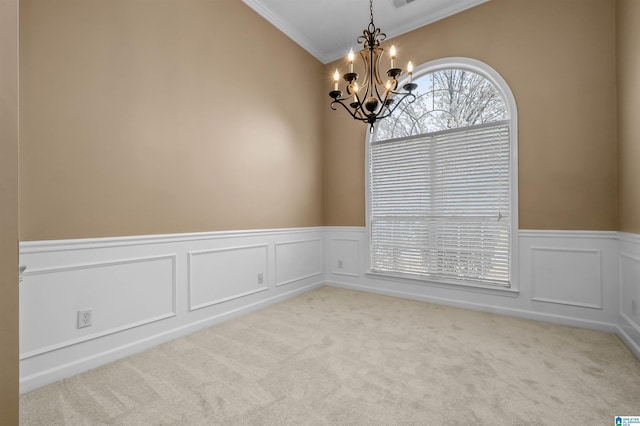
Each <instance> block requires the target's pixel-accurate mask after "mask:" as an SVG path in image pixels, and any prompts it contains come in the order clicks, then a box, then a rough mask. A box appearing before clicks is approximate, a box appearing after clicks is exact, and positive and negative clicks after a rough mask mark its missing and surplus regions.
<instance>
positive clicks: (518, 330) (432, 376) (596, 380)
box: [20, 287, 640, 425]
mask: <svg viewBox="0 0 640 426" xmlns="http://www.w3.org/2000/svg"><path fill="white" fill-rule="evenodd" d="M616 415H640V362H639V361H638V360H637V359H636V358H635V357H634V356H633V355H632V353H631V352H630V351H629V350H628V349H627V348H626V347H625V346H624V344H623V343H622V342H621V341H620V340H619V339H618V337H617V336H615V335H613V334H608V333H601V332H595V331H590V330H583V329H577V328H571V327H564V326H557V325H551V324H546V323H541V322H535V321H528V320H522V319H514V318H508V317H503V316H498V315H493V314H487V313H480V312H474V311H468V310H463V309H455V308H449V307H444V306H438V305H432V304H427V303H421V302H416V301H409V300H403V299H396V298H392V297H385V296H379V295H374V294H367V293H361V292H354V291H348V290H343V289H337V288H332V287H324V288H321V289H318V290H315V291H313V292H310V293H307V294H304V295H302V296H299V297H297V298H294V299H291V300H288V301H286V302H284V303H281V304H278V305H275V306H272V307H269V308H267V309H264V310H262V311H260V312H257V313H254V314H250V315H247V316H245V317H242V318H239V319H235V320H232V321H230V322H227V323H224V324H222V325H218V326H215V327H211V328H209V329H207V330H204V331H201V332H198V333H195V334H193V335H190V336H187V337H185V338H181V339H178V340H175V341H173V342H170V343H167V344H164V345H161V346H158V347H156V348H154V349H151V350H148V351H146V352H143V353H140V354H138V355H134V356H132V357H129V358H127V359H124V360H122V361H119V362H116V363H113V364H110V365H107V366H104V367H101V368H98V369H96V370H93V371H89V372H87V373H84V374H80V375H78V376H75V377H72V378H69V379H66V380H63V381H61V382H58V383H54V384H52V385H49V386H46V387H44V388H41V389H38V390H35V391H33V392H31V393H29V394H26V395H24V396H22V398H21V407H20V418H21V424H23V425H212V424H225V425H234V424H241V425H253V424H256V425H306V424H309V425H375V424H384V425H396V424H420V425H454V424H456V425H459V424H472V425H525V424H544V425H558V424H563V425H613V424H614V420H613V419H614V416H616Z"/></svg>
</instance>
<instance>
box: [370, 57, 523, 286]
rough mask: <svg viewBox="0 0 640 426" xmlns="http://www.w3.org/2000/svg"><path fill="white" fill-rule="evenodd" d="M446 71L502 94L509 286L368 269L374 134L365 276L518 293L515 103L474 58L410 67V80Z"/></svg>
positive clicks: (500, 82) (489, 70) (488, 68)
mask: <svg viewBox="0 0 640 426" xmlns="http://www.w3.org/2000/svg"><path fill="white" fill-rule="evenodd" d="M449 68H458V69H465V70H468V71H471V72H475V73H476V74H479V75H481V76H483V77H484V78H486V79H487V80H489V81H490V82H491V83H492V84H493V85H494V86H495V87H496V88H497V90H498V91H499V92H500V94H501V95H502V97H503V99H504V101H505V104H506V107H507V113H508V115H509V118H508V121H509V127H510V129H509V130H510V135H509V147H510V156H509V163H510V164H509V167H510V170H509V174H510V179H509V186H510V187H509V194H510V201H511V211H510V214H511V225H512V231H511V241H510V243H511V262H510V270H509V284H510V285H509V287H499V286H491V285H484V284H481V283H478V282H473V281H465V280H457V279H444V278H435V277H434V278H428V279H427V278H420V277H417V276H412V275H408V274H401V273H397V274H392V273H380V272H376V271H372V270H371V200H370V189H371V188H370V187H369V182H370V179H369V168H370V161H369V160H370V152H369V150H370V147H371V143H372V141H373V136H374V134H371V133H369V132H367V136H366V139H365V170H364V173H365V192H366V193H365V204H366V212H365V213H366V228H367V232H366V244H367V255H366V258H367V260H366V262H367V264H366V274H367V275H369V276H371V277H375V278H382V279H387V280H388V279H393V280H395V281H401V282H406V283H412V284H423V285H424V284H431V285H434V284H436V285H438V286H446V287H449V286H452V287H457V288H461V287H462V288H465V289H468V290H477V291H487V290H489V291H490V292H491V293H495V294H500V293H518V292H519V281H520V280H519V275H518V274H519V268H518V263H519V250H518V229H519V226H518V110H517V106H516V101H515V98H514V96H513V93H512V92H511V88H510V87H509V85H508V84H507V82H506V81H505V80H504V78H502V76H501V75H500V74H499V73H498V72H497V71H496V70H495V69H493V68H492V67H491V66H489V65H487V64H486V63H484V62H482V61H479V60H477V59H472V58H466V57H449V58H441V59H436V60H433V61H429V62H426V63H424V64H422V65H420V66H418V67H416V68H414V72H413V78H414V80H415V79H418V78H420V77H421V76H423V75H424V74H429V73H433V72H436V71H440V70H442V69H449ZM406 80H407V76H406V75H405V77H404V79H403V80H400V81H399V85H400V86H402V84H404V83H405V82H408V81H406Z"/></svg>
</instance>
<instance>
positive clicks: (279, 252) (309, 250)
mask: <svg viewBox="0 0 640 426" xmlns="http://www.w3.org/2000/svg"><path fill="white" fill-rule="evenodd" d="M315 277H319V278H321V277H322V238H317V239H312V240H300V241H288V242H280V243H276V286H282V285H286V284H291V283H295V282H299V281H301V280H304V279H306V278H315Z"/></svg>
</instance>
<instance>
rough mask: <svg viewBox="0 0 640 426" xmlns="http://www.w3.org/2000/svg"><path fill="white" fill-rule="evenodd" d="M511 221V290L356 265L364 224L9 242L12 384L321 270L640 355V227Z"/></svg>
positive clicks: (237, 309) (149, 341)
mask: <svg viewBox="0 0 640 426" xmlns="http://www.w3.org/2000/svg"><path fill="white" fill-rule="evenodd" d="M518 235H519V237H518V241H519V250H518V259H517V262H518V265H517V266H518V277H517V280H516V281H517V282H516V283H514V284H515V285H514V288H513V289H512V291H504V290H493V289H486V288H477V287H475V288H474V287H466V286H459V285H451V284H442V283H435V282H424V281H418V280H410V279H402V278H392V277H383V276H379V275H374V274H370V273H367V268H368V265H367V259H368V253H367V250H368V241H367V233H366V229H365V228H363V227H324V228H323V227H317V228H300V229H282V230H260V231H238V232H212V233H197V234H179V235H159V236H141V237H122V238H102V239H85V240H65V241H42V242H26V243H21V244H20V263H21V264H24V265H26V266H27V270H26V271H25V273H24V275H23V278H24V279H23V282H22V283H21V284H20V345H21V346H20V360H21V361H20V376H21V392H26V391H29V390H32V389H35V388H37V387H40V386H43V385H45V384H48V383H51V382H53V381H56V380H59V379H62V378H64V377H68V376H71V375H73V374H77V373H79V372H82V371H85V370H88V369H90V368H94V367H97V366H100V365H103V364H105V363H108V362H112V361H114V360H116V359H119V358H122V357H125V356H128V355H130V354H132V353H135V352H139V351H141V350H144V349H147V348H150V347H152V346H155V345H157V344H159V343H162V342H165V341H169V340H172V339H174V338H177V337H180V336H182V335H186V334H189V333H192V332H194V331H196V330H198V329H201V328H204V327H208V326H210V325H214V324H216V323H219V322H222V321H225V320H228V319H230V318H233V317H236V316H239V315H243V314H246V313H249V312H251V311H253V310H257V309H260V308H263V307H265V306H267V305H269V304H272V303H276V302H279V301H281V300H285V299H286V298H289V297H292V296H295V295H297V294H301V293H303V292H305V291H308V290H311V289H313V288H317V287H319V286H321V285H323V284H329V285H335V286H339V287H345V288H351V289H355V290H362V291H369V292H376V293H381V294H387V295H391V296H397V297H405V298H412V299H416V300H422V301H426V302H432V303H441V304H446V305H451V306H458V307H462V308H469V309H476V310H482V311H488V312H495V313H499V314H504V315H509V316H517V317H524V318H530V319H535V320H542V321H549V322H553V323H558V324H566V325H573V326H579V327H586V328H592V329H597V330H603V331H610V332H617V333H618V334H619V335H620V336H621V338H622V339H623V340H624V341H625V343H626V344H627V345H628V346H629V347H630V348H631V350H633V351H634V352H635V354H636V355H637V356H638V357H640V315H639V313H640V312H639V311H640V306H639V304H640V236H638V235H634V234H625V233H616V232H587V231H527V230H521V231H519V234H518ZM82 309H91V310H92V311H93V325H92V326H91V327H87V328H82V329H78V328H77V311H78V310H82Z"/></svg>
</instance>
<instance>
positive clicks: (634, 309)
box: [631, 299, 638, 315]
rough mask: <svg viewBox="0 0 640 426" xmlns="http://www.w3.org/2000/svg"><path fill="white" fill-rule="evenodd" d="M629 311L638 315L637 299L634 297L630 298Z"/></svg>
mask: <svg viewBox="0 0 640 426" xmlns="http://www.w3.org/2000/svg"><path fill="white" fill-rule="evenodd" d="M631 313H632V314H633V315H638V301H637V300H636V299H631Z"/></svg>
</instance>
